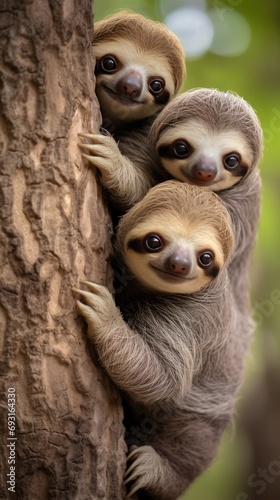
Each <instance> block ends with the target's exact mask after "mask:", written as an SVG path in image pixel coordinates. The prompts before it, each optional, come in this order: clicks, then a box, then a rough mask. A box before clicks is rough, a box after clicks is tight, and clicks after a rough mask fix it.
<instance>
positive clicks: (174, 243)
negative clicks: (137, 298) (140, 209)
mask: <svg viewBox="0 0 280 500" xmlns="http://www.w3.org/2000/svg"><path fill="white" fill-rule="evenodd" d="M167 221H168V223H167ZM149 233H154V234H157V235H159V236H160V237H161V238H162V239H163V240H164V241H165V244H164V248H163V249H162V250H161V251H160V252H156V253H148V252H146V253H138V252H136V251H135V250H133V249H131V248H129V246H128V243H129V241H131V240H134V239H144V238H145V236H146V235H147V234H149ZM126 245H127V250H126V256H125V259H126V264H127V266H128V268H129V269H130V271H131V273H132V274H133V275H134V276H135V277H136V278H137V279H138V280H139V281H140V282H141V283H142V284H144V285H145V286H146V287H148V288H151V289H153V290H157V291H160V292H166V293H194V292H196V291H198V290H200V289H201V288H203V287H204V286H205V285H207V284H208V283H209V282H210V281H211V280H212V279H213V276H212V275H209V274H207V273H206V272H205V270H204V269H202V268H201V267H200V266H199V265H198V255H199V254H202V253H204V252H206V251H210V252H212V253H213V255H214V262H215V266H216V267H218V268H219V269H221V268H222V267H223V265H224V261H225V259H224V255H223V250H222V247H221V243H220V241H219V237H218V235H217V234H216V233H215V230H214V229H213V228H212V227H210V226H209V225H206V224H205V223H203V220H202V221H201V222H197V221H195V222H192V221H191V220H188V219H187V218H183V217H180V216H179V214H178V215H177V214H170V212H168V211H167V212H166V213H164V211H163V212H162V213H160V214H156V215H154V216H151V217H150V218H148V220H147V221H145V222H143V223H142V224H139V225H137V226H136V227H135V228H133V229H132V230H131V231H130V232H129V233H128V235H127V237H126ZM176 251H180V253H181V254H183V255H185V256H186V257H187V258H188V259H189V260H190V262H191V268H190V271H189V273H188V274H187V276H185V277H180V276H178V277H174V276H172V275H170V274H169V273H166V272H165V271H164V262H165V260H166V259H167V258H168V256H169V255H171V254H172V252H176ZM158 271H159V272H158Z"/></svg>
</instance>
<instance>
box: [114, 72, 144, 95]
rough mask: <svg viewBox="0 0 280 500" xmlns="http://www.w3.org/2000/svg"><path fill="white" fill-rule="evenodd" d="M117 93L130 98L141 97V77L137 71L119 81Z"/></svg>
mask: <svg viewBox="0 0 280 500" xmlns="http://www.w3.org/2000/svg"><path fill="white" fill-rule="evenodd" d="M116 91H117V92H119V93H120V94H123V95H125V96H128V97H132V98H135V97H139V96H140V94H141V92H142V78H141V75H140V74H139V73H137V72H136V71H131V72H129V73H127V74H126V75H125V76H123V78H121V79H120V80H119V81H118V83H117V85H116Z"/></svg>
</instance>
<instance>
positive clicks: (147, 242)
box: [128, 233, 164, 253]
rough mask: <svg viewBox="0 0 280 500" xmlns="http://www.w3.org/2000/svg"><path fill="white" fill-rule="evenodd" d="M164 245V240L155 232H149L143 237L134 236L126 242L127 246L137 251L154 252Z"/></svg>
mask: <svg viewBox="0 0 280 500" xmlns="http://www.w3.org/2000/svg"><path fill="white" fill-rule="evenodd" d="M163 247H164V240H163V238H162V237H161V236H159V235H158V234H155V233H149V234H147V235H146V236H145V237H144V238H135V239H133V240H130V241H129V242H128V248H131V249H132V250H134V251H135V252H137V253H156V252H160V251H161V250H162V249H163Z"/></svg>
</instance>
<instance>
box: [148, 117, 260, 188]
mask: <svg viewBox="0 0 280 500" xmlns="http://www.w3.org/2000/svg"><path fill="white" fill-rule="evenodd" d="M176 140H183V141H187V143H188V144H189V145H190V146H191V148H192V152H191V153H190V155H189V156H188V157H187V158H183V159H180V158H167V157H164V156H161V157H160V161H161V163H162V165H163V166H164V168H165V169H166V170H167V171H168V172H169V173H170V175H172V177H174V178H175V179H178V180H180V181H182V182H187V183H189V184H193V183H195V180H194V179H191V178H190V177H188V176H187V175H186V174H188V173H189V175H190V173H191V168H192V167H193V165H195V164H196V163H198V162H202V163H205V164H207V163H209V162H211V163H212V164H215V165H216V168H217V175H216V177H215V179H213V180H212V181H211V182H209V183H207V182H205V183H201V182H198V184H199V186H202V187H207V188H209V189H211V190H213V191H221V190H223V189H229V188H230V187H232V186H233V185H234V184H236V183H238V182H239V181H240V179H241V178H242V176H235V175H232V173H231V172H230V171H229V170H226V169H225V167H224V164H223V159H224V158H225V157H226V156H227V155H230V154H231V153H237V154H238V155H239V156H240V163H242V165H245V166H248V168H249V166H250V165H251V163H252V152H251V150H250V148H249V146H248V143H247V141H246V139H245V137H244V135H243V134H242V131H241V130H240V131H238V130H234V129H232V130H224V131H221V130H211V129H210V128H209V127H207V122H206V123H205V124H203V123H201V122H200V121H197V120H194V119H192V120H186V121H185V122H184V123H180V124H178V125H175V126H174V127H172V128H168V129H167V130H165V131H163V133H162V134H161V135H160V137H159V140H158V142H157V151H159V149H160V147H162V146H163V145H165V146H166V145H171V144H172V143H174V142H175V141H176Z"/></svg>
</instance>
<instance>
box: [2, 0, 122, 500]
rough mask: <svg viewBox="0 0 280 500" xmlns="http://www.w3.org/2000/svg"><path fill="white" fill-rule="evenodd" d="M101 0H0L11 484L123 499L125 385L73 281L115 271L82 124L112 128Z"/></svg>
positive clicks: (38, 494) (5, 393)
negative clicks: (103, 351) (97, 19)
mask: <svg viewBox="0 0 280 500" xmlns="http://www.w3.org/2000/svg"><path fill="white" fill-rule="evenodd" d="M91 35H92V2H91V0H1V3H0V50H1V58H0V82H1V83H0V89H1V90H0V92H1V94H0V128H1V132H0V134H1V135H0V160H1V169H0V174H1V187H0V223H1V241H0V259H1V267H0V341H1V342H0V353H1V362H0V376H1V393H0V394H1V396H0V397H1V415H0V429H1V430H0V434H1V458H0V481H1V485H0V498H5V499H6V498H13V499H14V498H16V499H20V500H25V499H28V500H46V499H49V498H52V499H58V500H63V499H67V500H71V499H77V500H84V499H86V500H89V499H99V498H100V499H101V498H102V499H103V500H104V499H105V500H106V499H108V500H113V499H122V498H123V496H124V495H123V490H122V476H123V469H124V464H125V445H124V440H123V427H122V406H121V401H120V397H119V395H118V392H117V391H116V389H115V387H113V385H112V384H111V382H110V381H109V380H108V379H107V378H106V375H105V374H104V373H103V372H102V370H101V369H100V368H99V367H98V366H97V365H96V364H95V363H94V362H93V361H92V357H91V356H90V353H89V346H88V344H87V338H86V335H85V324H84V322H83V321H82V319H81V317H79V316H78V313H77V310H76V306H75V297H74V295H73V293H72V291H71V287H72V286H77V285H78V284H79V282H80V280H82V279H87V280H92V281H96V282H98V283H102V284H104V283H106V282H107V274H110V272H109V273H107V270H108V262H107V261H108V257H109V255H110V252H111V245H110V231H111V224H110V219H109V215H108V211H107V209H106V206H105V204H104V200H103V198H102V196H103V195H102V191H101V189H100V188H99V186H98V184H97V183H96V176H95V172H94V171H93V170H91V169H90V168H88V166H87V164H86V162H83V161H82V158H81V154H80V151H79V149H78V147H77V141H78V137H77V133H78V132H80V131H90V130H95V131H97V130H98V127H99V124H100V114H99V108H98V103H97V100H96V97H95V94H94V58H93V55H92V50H91Z"/></svg>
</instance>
